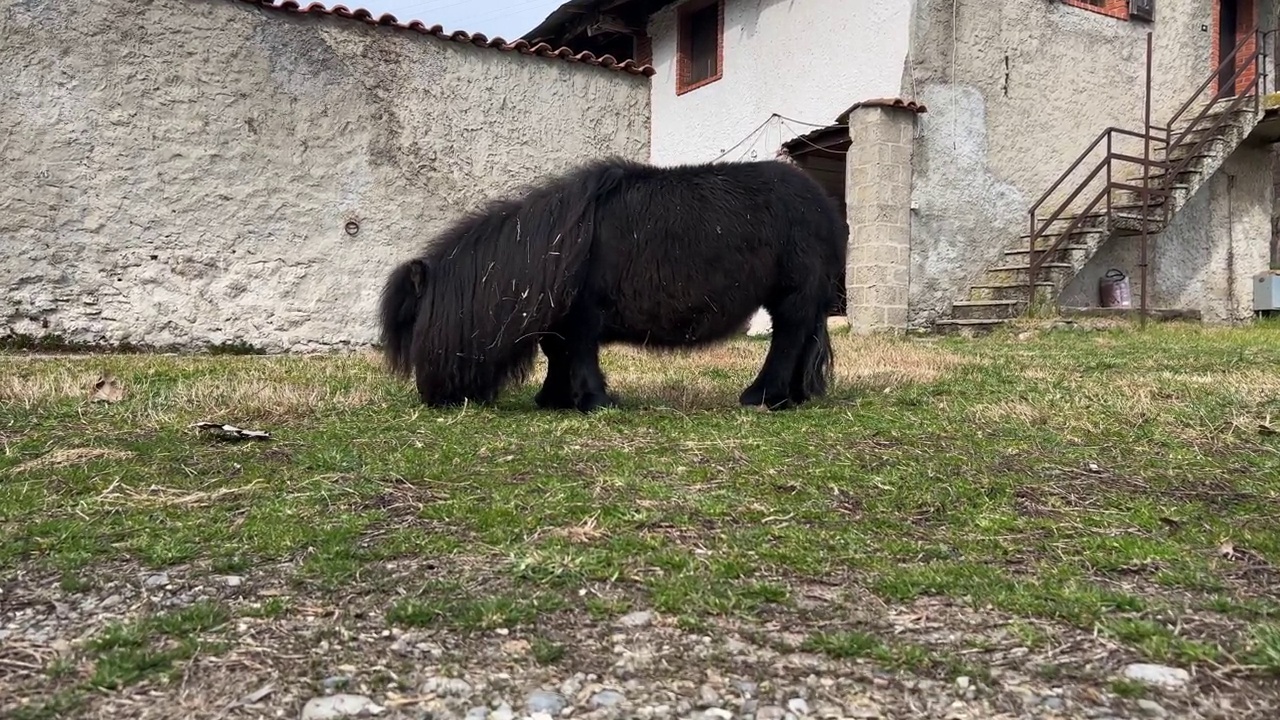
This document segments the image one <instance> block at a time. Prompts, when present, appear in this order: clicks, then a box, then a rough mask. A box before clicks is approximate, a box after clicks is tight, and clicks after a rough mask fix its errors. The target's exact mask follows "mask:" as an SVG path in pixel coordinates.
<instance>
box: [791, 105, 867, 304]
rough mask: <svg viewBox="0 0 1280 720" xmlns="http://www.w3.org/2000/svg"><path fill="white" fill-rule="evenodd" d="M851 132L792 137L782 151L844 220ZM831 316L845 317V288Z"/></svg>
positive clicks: (838, 129) (839, 128)
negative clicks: (847, 160)
mask: <svg viewBox="0 0 1280 720" xmlns="http://www.w3.org/2000/svg"><path fill="white" fill-rule="evenodd" d="M851 144H852V143H851V142H850V139H849V129H848V128H847V127H846V126H844V125H832V126H830V127H825V128H820V129H818V130H814V131H812V132H809V133H806V134H804V135H801V136H799V137H796V138H792V139H791V140H788V141H787V142H785V143H783V144H782V151H783V152H784V153H785V154H786V155H787V156H788V157H789V158H791V162H793V163H795V164H796V165H797V166H798V167H800V169H802V170H804V171H805V172H806V173H808V174H809V175H810V176H811V177H812V178H813V179H814V180H817V181H818V184H819V185H821V186H822V188H823V189H824V190H826V191H827V195H829V196H831V199H832V200H835V201H836V205H837V206H838V207H839V208H840V215H841V217H848V215H847V213H848V210H847V209H846V205H845V172H846V169H845V157H846V156H847V155H848V154H849V146H850V145H851ZM827 312H828V313H829V314H830V315H844V314H845V286H844V283H841V284H840V297H839V299H838V300H837V301H836V304H835V305H834V306H832V307H831V308H829V309H828V310H827Z"/></svg>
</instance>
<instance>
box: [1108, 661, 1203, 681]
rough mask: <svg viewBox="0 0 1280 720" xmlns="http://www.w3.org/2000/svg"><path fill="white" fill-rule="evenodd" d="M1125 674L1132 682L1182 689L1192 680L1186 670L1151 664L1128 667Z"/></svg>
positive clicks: (1136, 664) (1135, 664)
mask: <svg viewBox="0 0 1280 720" xmlns="http://www.w3.org/2000/svg"><path fill="white" fill-rule="evenodd" d="M1123 674H1124V676H1125V677H1127V678H1129V679H1130V680H1138V681H1140V682H1144V683H1147V684H1149V685H1164V686H1165V687H1181V686H1183V685H1186V684H1187V683H1188V682H1189V681H1190V680H1191V674H1190V673H1188V672H1187V671H1186V670H1183V669H1181V668H1175V667H1168V666H1167V665H1153V664H1150V663H1133V664H1132V665H1126V666H1125V668H1124V671H1123Z"/></svg>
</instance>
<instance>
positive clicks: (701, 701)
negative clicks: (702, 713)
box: [698, 685, 720, 708]
mask: <svg viewBox="0 0 1280 720" xmlns="http://www.w3.org/2000/svg"><path fill="white" fill-rule="evenodd" d="M719 705H720V693H718V692H716V689H715V688H713V687H711V686H710V685H703V686H702V687H701V688H699V689H698V707H703V708H713V707H718V706H719Z"/></svg>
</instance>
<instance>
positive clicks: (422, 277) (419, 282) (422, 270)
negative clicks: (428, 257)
mask: <svg viewBox="0 0 1280 720" xmlns="http://www.w3.org/2000/svg"><path fill="white" fill-rule="evenodd" d="M409 282H411V283H413V294H415V295H417V296H418V297H422V289H423V287H424V286H425V285H426V284H427V264H426V263H425V262H423V261H422V260H418V259H416V258H415V259H413V260H410V261H409Z"/></svg>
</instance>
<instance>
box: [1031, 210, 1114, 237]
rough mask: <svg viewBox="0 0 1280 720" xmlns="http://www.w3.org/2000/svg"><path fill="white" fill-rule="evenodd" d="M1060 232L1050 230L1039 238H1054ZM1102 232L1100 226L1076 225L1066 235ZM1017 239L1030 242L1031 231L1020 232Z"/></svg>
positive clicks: (1059, 235) (1098, 233)
mask: <svg viewBox="0 0 1280 720" xmlns="http://www.w3.org/2000/svg"><path fill="white" fill-rule="evenodd" d="M1098 217H1102V216H1101V215H1099V216H1098ZM1062 234H1063V233H1061V232H1053V231H1052V230H1051V231H1049V232H1046V233H1044V234H1043V235H1041V236H1040V238H1041V239H1044V238H1056V237H1061V236H1062ZM1102 234H1104V231H1103V230H1102V228H1091V227H1084V228H1082V227H1078V228H1076V229H1075V230H1072V231H1071V233H1070V234H1069V235H1068V237H1075V236H1076V235H1102ZM1018 239H1019V240H1024V241H1026V242H1031V233H1029V232H1025V233H1022V234H1021V235H1019V236H1018Z"/></svg>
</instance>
